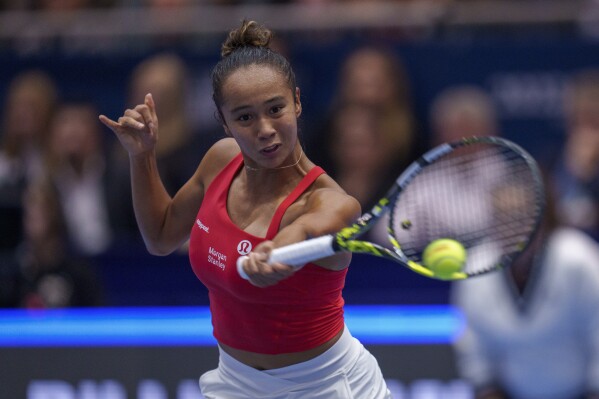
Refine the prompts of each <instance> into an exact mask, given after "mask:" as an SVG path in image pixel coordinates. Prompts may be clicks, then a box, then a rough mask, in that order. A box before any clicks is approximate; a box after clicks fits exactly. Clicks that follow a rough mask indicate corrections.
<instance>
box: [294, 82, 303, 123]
mask: <svg viewBox="0 0 599 399" xmlns="http://www.w3.org/2000/svg"><path fill="white" fill-rule="evenodd" d="M301 114H302V102H301V101H300V89H299V87H296V88H295V117H296V118H299V116H300V115H301Z"/></svg>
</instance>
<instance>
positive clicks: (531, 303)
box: [452, 187, 599, 399]
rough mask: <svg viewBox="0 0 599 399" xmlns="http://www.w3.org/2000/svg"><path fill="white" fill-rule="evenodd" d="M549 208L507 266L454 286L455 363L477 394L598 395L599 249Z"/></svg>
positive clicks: (586, 398) (553, 398)
mask: <svg viewBox="0 0 599 399" xmlns="http://www.w3.org/2000/svg"><path fill="white" fill-rule="evenodd" d="M549 190H551V187H549V189H548V191H549ZM549 197H551V195H549ZM553 208H554V207H553V205H552V200H551V198H549V199H548V209H547V212H546V213H545V219H544V221H543V223H542V226H541V229H540V231H539V232H538V234H537V235H536V237H535V239H534V240H533V243H532V244H531V245H530V247H529V248H528V249H527V250H526V251H525V252H524V253H523V254H522V255H521V256H520V257H519V258H518V259H517V260H516V262H515V264H514V265H513V266H512V267H511V268H509V269H507V270H502V271H499V272H494V273H491V274H487V275H483V276H479V277H476V278H473V279H469V280H464V281H460V282H456V283H454V285H453V292H452V302H453V303H454V304H455V305H456V306H457V307H458V308H459V309H461V311H462V312H463V314H464V316H465V322H466V328H465V331H464V333H463V335H462V336H461V337H460V338H459V339H458V340H457V341H456V344H455V349H456V360H457V367H458V371H459V374H460V376H461V377H462V378H464V379H466V380H467V381H469V382H470V383H472V384H473V386H474V388H475V398H476V399H491V398H492V399H503V398H510V399H573V398H580V399H591V398H593V399H597V398H599V335H598V334H597V331H599V312H597V309H599V247H597V244H596V242H595V241H594V240H592V239H591V238H590V237H589V236H587V235H585V234H584V233H583V232H581V231H579V230H575V229H572V228H564V227H561V226H559V225H558V224H556V217H555V211H554V209H553Z"/></svg>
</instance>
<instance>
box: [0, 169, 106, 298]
mask: <svg viewBox="0 0 599 399" xmlns="http://www.w3.org/2000/svg"><path fill="white" fill-rule="evenodd" d="M23 206H24V218H23V228H24V240H23V242H22V243H21V244H20V246H19V248H18V250H17V251H15V252H13V253H12V254H11V255H8V254H7V255H6V256H5V257H4V259H3V260H2V262H0V269H1V273H0V277H2V281H1V282H0V285H1V286H2V288H3V290H2V295H0V300H1V301H2V302H1V303H0V305H1V306H11V307H26V308H60V307H80V306H96V305H100V304H101V290H100V285H99V281H98V278H97V276H96V274H95V272H94V269H93V268H92V266H91V265H90V264H89V263H87V262H86V261H82V260H77V259H75V258H73V257H71V255H70V254H69V251H68V247H67V242H66V230H65V223H64V218H63V212H62V209H61V206H60V203H59V200H58V195H57V192H56V191H55V189H54V187H53V186H52V184H51V182H50V180H49V179H44V178H36V179H35V180H34V181H32V182H31V183H29V185H28V187H27V189H26V192H25V195H24V198H23Z"/></svg>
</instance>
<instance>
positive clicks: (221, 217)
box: [189, 154, 347, 354]
mask: <svg viewBox="0 0 599 399" xmlns="http://www.w3.org/2000/svg"><path fill="white" fill-rule="evenodd" d="M242 166H243V157H242V156H241V154H239V155H238V156H236V157H235V158H233V160H232V161H231V162H230V163H229V164H228V165H227V166H225V168H224V169H223V170H222V171H221V172H220V173H219V174H218V175H217V176H216V178H215V179H214V181H213V182H212V183H211V184H210V186H209V187H208V189H207V191H206V193H205V195H204V200H203V201H202V206H201V207H200V210H199V212H198V215H197V218H196V221H195V223H194V226H193V228H192V231H191V238H190V245H189V258H190V261H191V266H192V268H193V271H194V273H195V274H196V276H197V277H198V278H199V279H200V280H201V281H202V283H203V284H204V285H205V286H206V287H207V288H208V292H209V298H210V310H211V313H212V325H213V328H214V337H215V338H216V339H217V340H218V341H220V342H222V343H224V344H225V345H229V346H231V347H233V348H237V349H241V350H246V351H250V352H257V353H264V354H281V353H290V352H301V351H306V350H309V349H312V348H315V347H317V346H319V345H321V344H324V343H325V342H327V341H328V340H330V339H331V338H333V337H334V336H335V335H336V334H337V333H338V332H339V331H341V329H342V328H343V324H344V319H343V305H344V300H343V297H342V295H341V291H342V289H343V286H344V284H345V276H346V274H347V269H344V270H341V271H331V270H327V269H324V268H322V267H319V266H316V265H314V264H310V263H309V264H307V265H306V266H304V267H303V268H302V269H301V270H299V271H298V272H296V273H295V274H294V275H293V276H291V277H290V278H288V279H285V280H283V281H281V282H279V283H278V284H276V285H274V286H271V287H267V288H258V287H255V286H253V285H252V284H250V283H249V282H248V281H246V280H244V279H242V278H241V277H239V275H238V273H237V270H236V267H235V262H236V261H237V258H238V257H239V256H241V255H245V254H247V253H248V252H250V251H251V250H252V248H255V247H256V245H258V244H259V243H260V242H262V241H264V240H271V239H272V238H274V236H275V235H276V234H277V232H278V230H279V225H280V223H281V219H282V217H283V215H284V213H285V210H286V209H287V208H288V207H289V206H290V205H291V204H292V203H293V202H294V201H295V200H296V199H297V198H298V197H299V196H300V195H301V194H302V193H303V192H304V191H305V190H306V189H307V188H308V187H309V186H310V185H311V184H312V183H313V182H314V180H316V178H317V177H318V176H320V175H321V174H322V173H324V171H323V170H322V169H321V168H320V167H315V168H313V169H312V170H310V171H309V172H308V174H307V175H306V176H305V177H304V178H303V179H302V180H301V181H300V183H299V184H298V185H297V187H296V188H295V189H294V190H293V191H292V192H291V194H290V195H289V196H288V197H287V198H286V199H285V200H284V201H283V202H282V203H281V204H280V205H279V207H278V208H277V210H276V212H275V214H274V217H273V219H272V220H271V223H270V226H269V228H268V232H267V234H266V237H256V236H254V235H251V234H248V233H246V232H245V231H243V230H241V229H240V228H239V227H237V226H236V225H235V224H234V223H233V222H232V221H231V219H230V218H229V215H228V213H227V197H228V193H229V187H230V186H231V182H232V181H233V178H234V177H235V175H237V173H238V172H239V170H240V169H241V167H242Z"/></svg>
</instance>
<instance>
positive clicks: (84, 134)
mask: <svg viewBox="0 0 599 399" xmlns="http://www.w3.org/2000/svg"><path fill="white" fill-rule="evenodd" d="M97 115H98V111H97V110H96V107H95V106H94V105H93V104H92V103H90V102H87V101H82V100H74V101H70V102H64V103H62V104H61V105H60V106H59V107H58V109H57V111H56V114H55V116H54V118H53V120H52V124H51V127H50V132H51V133H50V135H51V139H50V143H49V151H48V167H49V171H50V175H51V177H52V179H53V182H54V184H55V186H56V188H57V189H58V193H59V196H60V202H61V205H62V209H63V212H64V215H65V222H66V228H67V232H68V237H69V241H70V243H71V245H72V247H73V249H74V250H76V251H77V253H79V254H81V255H85V256H93V255H98V254H101V253H103V252H104V251H105V250H106V249H107V248H108V246H109V245H110V243H111V240H112V238H113V237H112V235H113V234H112V227H111V223H110V219H109V217H110V209H109V207H108V204H109V201H110V200H112V201H114V200H115V199H118V198H119V196H118V194H117V193H115V194H116V195H112V196H111V195H109V194H111V191H110V190H109V187H110V182H109V177H110V175H109V173H108V166H109V165H107V159H106V155H105V151H104V146H103V143H102V137H101V132H100V125H99V124H98V121H97Z"/></svg>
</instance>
